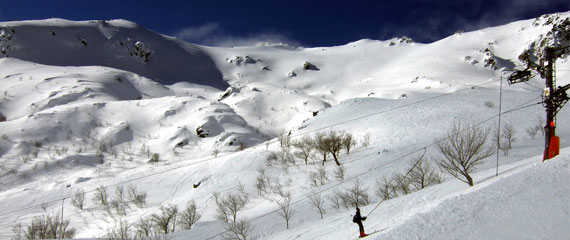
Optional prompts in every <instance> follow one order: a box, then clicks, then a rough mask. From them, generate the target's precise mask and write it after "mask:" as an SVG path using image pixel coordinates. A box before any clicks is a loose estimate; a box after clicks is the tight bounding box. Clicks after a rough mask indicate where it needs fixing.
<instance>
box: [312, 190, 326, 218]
mask: <svg viewBox="0 0 570 240" xmlns="http://www.w3.org/2000/svg"><path fill="white" fill-rule="evenodd" d="M308 199H309V203H310V204H311V206H313V207H315V208H316V209H317V210H318V211H319V214H320V216H321V219H323V214H324V213H325V212H326V211H325V207H324V205H325V198H323V195H322V193H320V192H315V190H313V191H312V192H311V193H310V194H309V196H308Z"/></svg>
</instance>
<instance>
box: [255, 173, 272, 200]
mask: <svg viewBox="0 0 570 240" xmlns="http://www.w3.org/2000/svg"><path fill="white" fill-rule="evenodd" d="M269 183H270V177H269V176H268V175H267V173H266V171H265V169H264V168H259V169H257V178H256V179H255V188H256V189H257V194H258V195H260V196H261V195H262V194H265V193H267V187H268V186H269Z"/></svg>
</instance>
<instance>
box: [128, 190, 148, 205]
mask: <svg viewBox="0 0 570 240" xmlns="http://www.w3.org/2000/svg"><path fill="white" fill-rule="evenodd" d="M146 195H147V193H146V192H139V191H138V190H137V188H136V187H135V186H134V185H131V186H129V187H128V189H127V199H128V200H129V201H131V202H134V203H135V205H136V206H137V207H139V208H143V207H144V206H145V205H146Z"/></svg>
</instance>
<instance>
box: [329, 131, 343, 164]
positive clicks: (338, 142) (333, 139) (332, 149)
mask: <svg viewBox="0 0 570 240" xmlns="http://www.w3.org/2000/svg"><path fill="white" fill-rule="evenodd" d="M343 136H344V132H341V133H337V132H335V131H330V132H329V133H328V134H327V136H326V138H325V144H324V145H325V148H326V149H327V151H328V152H329V153H330V154H332V156H333V158H334V161H335V163H336V165H337V166H340V162H339V161H338V158H339V155H340V150H341V149H342V146H343V145H342V139H343Z"/></svg>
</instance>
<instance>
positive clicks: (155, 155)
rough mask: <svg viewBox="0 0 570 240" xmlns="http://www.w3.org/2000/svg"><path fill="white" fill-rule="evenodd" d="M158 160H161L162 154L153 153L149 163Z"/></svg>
mask: <svg viewBox="0 0 570 240" xmlns="http://www.w3.org/2000/svg"><path fill="white" fill-rule="evenodd" d="M158 161H160V155H159V154H158V153H153V154H152V157H151V158H150V160H148V162H149V163H157V162H158Z"/></svg>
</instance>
